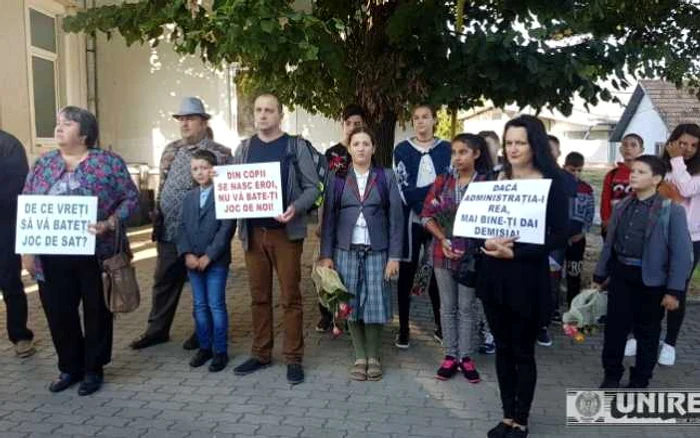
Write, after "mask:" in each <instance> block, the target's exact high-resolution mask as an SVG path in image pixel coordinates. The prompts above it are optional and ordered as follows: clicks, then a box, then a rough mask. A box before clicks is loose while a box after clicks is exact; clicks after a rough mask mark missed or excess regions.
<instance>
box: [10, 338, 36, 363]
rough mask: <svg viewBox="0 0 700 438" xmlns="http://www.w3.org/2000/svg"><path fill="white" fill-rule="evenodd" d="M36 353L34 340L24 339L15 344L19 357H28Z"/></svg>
mask: <svg viewBox="0 0 700 438" xmlns="http://www.w3.org/2000/svg"><path fill="white" fill-rule="evenodd" d="M34 353H36V348H34V342H33V341H32V340H31V339H23V340H21V341H18V342H17V343H16V344H15V354H16V355H17V357H21V358H23V359H24V358H27V357H29V356H32V355H33V354H34Z"/></svg>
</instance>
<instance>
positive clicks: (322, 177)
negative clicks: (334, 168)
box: [287, 135, 328, 213]
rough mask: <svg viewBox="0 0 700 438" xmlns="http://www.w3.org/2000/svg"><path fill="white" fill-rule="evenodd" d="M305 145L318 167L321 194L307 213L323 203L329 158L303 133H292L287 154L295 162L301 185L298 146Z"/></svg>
mask: <svg viewBox="0 0 700 438" xmlns="http://www.w3.org/2000/svg"><path fill="white" fill-rule="evenodd" d="M303 147H305V148H306V149H307V150H308V151H309V154H310V155H311V159H312V160H313V161H314V166H315V167H316V174H317V175H318V190H319V195H318V197H317V198H316V201H314V203H313V205H312V206H311V208H309V209H308V210H307V213H309V212H312V211H314V210H317V209H318V208H319V207H320V206H321V204H323V191H324V190H325V187H326V180H327V179H328V160H327V159H326V156H325V155H324V154H322V153H321V152H319V151H318V150H317V149H316V148H315V147H313V145H312V144H311V143H310V142H309V141H308V140H306V139H305V138H303V137H302V136H301V135H290V136H289V144H288V145H287V154H288V155H289V158H290V159H291V160H292V163H293V164H294V170H295V171H296V174H297V178H299V185H301V178H302V175H301V170H300V168H299V161H298V160H297V148H303Z"/></svg>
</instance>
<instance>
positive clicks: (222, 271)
mask: <svg viewBox="0 0 700 438" xmlns="http://www.w3.org/2000/svg"><path fill="white" fill-rule="evenodd" d="M187 275H188V276H189V277H190V284H191V286H192V296H193V300H194V321H195V325H196V327H197V339H199V348H200V349H202V350H212V349H213V350H214V353H227V352H228V311H227V310H226V277H228V266H224V265H213V266H210V267H209V268H207V270H206V271H204V272H201V271H193V270H188V271H187Z"/></svg>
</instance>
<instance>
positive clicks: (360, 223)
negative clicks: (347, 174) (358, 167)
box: [351, 170, 370, 245]
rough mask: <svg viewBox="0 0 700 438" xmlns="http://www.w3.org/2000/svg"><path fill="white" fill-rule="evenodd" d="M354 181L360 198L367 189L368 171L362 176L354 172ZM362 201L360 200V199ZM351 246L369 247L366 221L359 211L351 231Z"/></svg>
mask: <svg viewBox="0 0 700 438" xmlns="http://www.w3.org/2000/svg"><path fill="white" fill-rule="evenodd" d="M353 172H355V179H356V180H357V190H358V192H359V193H360V197H364V196H365V189H366V188H367V181H369V170H368V171H367V172H366V173H364V174H362V175H361V174H358V173H357V172H356V171H355V170H353ZM360 200H362V199H360ZM351 243H352V244H353V245H369V244H370V241H369V230H368V229H367V221H366V220H365V215H364V213H363V212H362V211H360V216H359V217H358V218H357V222H356V223H355V227H354V228H353V230H352V241H351Z"/></svg>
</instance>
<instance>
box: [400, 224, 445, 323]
mask: <svg viewBox="0 0 700 438" xmlns="http://www.w3.org/2000/svg"><path fill="white" fill-rule="evenodd" d="M410 226H411V227H413V228H412V233H411V248H412V249H413V251H412V254H411V261H410V262H401V263H399V281H398V302H399V331H400V332H401V333H402V334H408V332H409V326H408V324H409V315H410V312H411V290H412V289H413V278H414V277H415V275H416V270H417V269H418V257H419V255H420V249H421V247H423V246H426V245H428V244H429V243H430V238H431V236H430V235H429V234H428V232H427V231H426V230H425V229H424V228H423V227H422V226H421V225H420V224H410ZM426 250H427V247H426ZM428 295H429V296H430V304H431V305H432V307H433V318H434V321H435V327H437V328H438V330H440V331H441V332H442V329H441V328H440V293H439V292H438V287H437V282H436V281H435V275H431V276H430V286H429V287H428Z"/></svg>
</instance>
